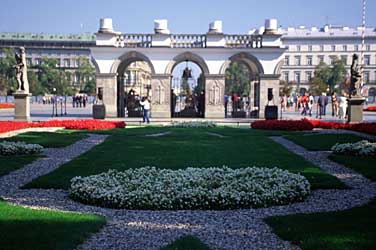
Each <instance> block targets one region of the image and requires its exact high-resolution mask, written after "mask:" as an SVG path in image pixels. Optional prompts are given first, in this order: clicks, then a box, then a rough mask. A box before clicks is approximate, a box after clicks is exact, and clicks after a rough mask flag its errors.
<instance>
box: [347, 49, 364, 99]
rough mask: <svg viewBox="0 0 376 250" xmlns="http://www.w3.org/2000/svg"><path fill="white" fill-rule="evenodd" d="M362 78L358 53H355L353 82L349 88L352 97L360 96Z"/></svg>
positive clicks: (352, 68) (352, 69) (352, 73)
mask: <svg viewBox="0 0 376 250" xmlns="http://www.w3.org/2000/svg"><path fill="white" fill-rule="evenodd" d="M361 78H362V74H361V70H360V66H359V64H358V55H357V54H354V55H353V60H352V64H351V83H350V88H349V94H350V97H355V96H358V97H359V96H360V91H359V90H360V81H361Z"/></svg>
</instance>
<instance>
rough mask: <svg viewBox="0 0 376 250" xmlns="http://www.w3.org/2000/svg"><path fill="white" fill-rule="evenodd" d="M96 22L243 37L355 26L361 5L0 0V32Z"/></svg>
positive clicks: (372, 4)
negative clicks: (159, 22) (158, 24)
mask: <svg viewBox="0 0 376 250" xmlns="http://www.w3.org/2000/svg"><path fill="white" fill-rule="evenodd" d="M367 7H368V16H367V24H368V25H367V26H373V27H375V26H376V1H375V0H367ZM100 17H111V18H113V22H114V28H115V30H117V31H122V32H126V33H151V32H153V20H154V19H162V18H166V19H168V20H169V29H170V30H171V32H173V33H205V32H207V30H208V25H209V22H211V21H213V20H217V19H218V20H223V30H224V32H225V33H246V32H247V31H248V30H250V29H251V28H257V27H260V26H262V25H263V24H264V19H265V18H277V19H278V21H279V25H282V26H283V27H289V26H299V25H304V26H319V27H321V26H323V25H324V24H325V23H327V22H328V23H330V24H334V25H345V26H359V25H360V24H361V0H316V1H314V0H310V1H304V0H279V1H278V0H226V1H223V0H217V1H209V0H186V1H179V0H164V1H163V0H149V1H147V0H131V1H129V0H60V1H53V0H1V2H0V32H38V33H40V32H44V33H79V32H96V31H97V30H98V23H99V18H100Z"/></svg>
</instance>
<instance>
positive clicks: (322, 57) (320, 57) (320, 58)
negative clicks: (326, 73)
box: [317, 55, 324, 63]
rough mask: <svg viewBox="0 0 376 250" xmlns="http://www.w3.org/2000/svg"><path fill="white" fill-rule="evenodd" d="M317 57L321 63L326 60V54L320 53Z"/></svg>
mask: <svg viewBox="0 0 376 250" xmlns="http://www.w3.org/2000/svg"><path fill="white" fill-rule="evenodd" d="M317 58H318V59H319V63H323V62H324V56H322V55H320V56H318V57H317Z"/></svg>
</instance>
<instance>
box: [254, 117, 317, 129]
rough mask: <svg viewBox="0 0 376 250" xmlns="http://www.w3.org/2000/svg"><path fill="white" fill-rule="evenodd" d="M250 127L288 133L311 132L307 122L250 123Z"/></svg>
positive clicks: (311, 127)
mask: <svg viewBox="0 0 376 250" xmlns="http://www.w3.org/2000/svg"><path fill="white" fill-rule="evenodd" d="M251 127H252V128H254V129H266V130H290V131H302V130H312V129H313V125H312V124H311V123H310V122H308V120H306V119H303V120H265V121H255V122H252V123H251Z"/></svg>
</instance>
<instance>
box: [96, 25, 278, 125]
mask: <svg viewBox="0 0 376 250" xmlns="http://www.w3.org/2000/svg"><path fill="white" fill-rule="evenodd" d="M265 27H266V28H265V31H264V32H263V33H262V34H253V35H249V34H244V35H227V34H224V33H223V32H222V22H221V21H215V22H213V23H211V24H210V26H209V31H208V32H207V33H206V34H171V33H170V31H169V30H168V26H167V20H156V21H155V27H154V28H155V33H154V34H123V33H120V32H115V31H114V29H113V26H112V19H108V18H105V19H101V21H100V28H99V31H98V32H97V33H96V44H95V46H93V47H91V48H90V49H91V55H92V57H93V59H94V63H95V66H96V68H97V78H96V79H97V88H98V90H99V91H101V92H102V93H103V103H104V105H105V107H106V117H117V116H119V114H121V112H119V111H120V110H122V109H123V108H124V106H123V105H122V102H121V100H120V99H121V98H122V96H121V93H120V92H122V91H123V89H124V80H123V76H124V72H125V71H126V69H127V68H128V66H129V65H131V64H132V63H134V62H135V61H144V62H146V63H147V64H148V66H149V68H150V72H151V90H150V91H151V95H150V96H151V99H152V100H151V101H152V115H153V117H164V118H167V117H171V115H172V114H171V83H172V71H173V69H174V67H176V65H178V64H179V63H181V62H185V61H189V62H193V63H195V64H197V65H198V66H199V67H200V69H201V71H202V73H203V75H204V79H205V83H204V84H205V87H204V90H205V101H204V102H205V109H204V110H205V114H204V117H207V118H224V116H225V112H224V90H225V71H226V69H227V67H228V66H229V64H230V63H231V62H241V63H244V64H245V65H247V67H248V69H249V72H251V73H250V83H249V84H250V89H251V94H250V95H252V96H250V99H251V100H253V104H254V105H253V108H255V109H256V110H257V111H258V115H259V117H260V118H263V117H264V111H265V107H266V106H267V105H269V104H270V105H272V104H275V105H277V104H278V94H279V79H280V68H281V63H282V61H283V54H284V52H285V48H284V46H283V45H282V41H281V34H279V33H278V28H277V21H276V20H274V19H269V20H266V22H265ZM268 93H269V95H268ZM268 96H269V98H268Z"/></svg>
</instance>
